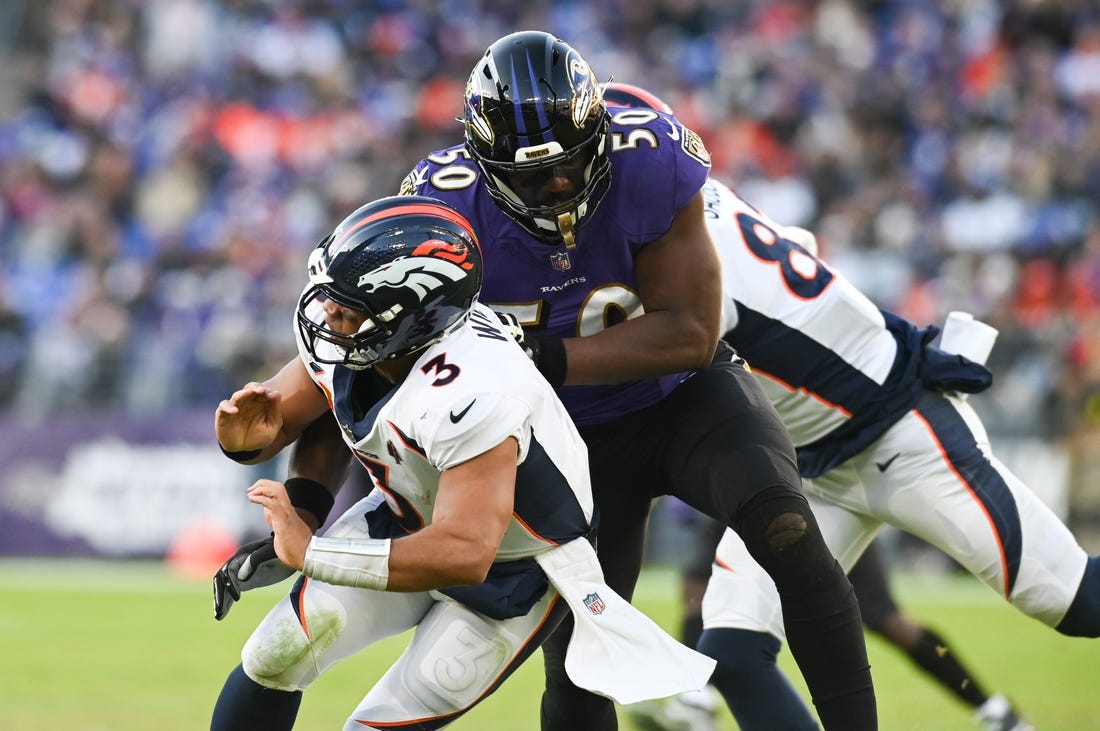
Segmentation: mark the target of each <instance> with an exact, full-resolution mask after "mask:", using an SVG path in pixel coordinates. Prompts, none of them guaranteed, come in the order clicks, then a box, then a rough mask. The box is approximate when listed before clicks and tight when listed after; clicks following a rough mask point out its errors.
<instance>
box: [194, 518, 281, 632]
mask: <svg viewBox="0 0 1100 731" xmlns="http://www.w3.org/2000/svg"><path fill="white" fill-rule="evenodd" d="M295 573H296V572H295V571H294V569H292V568H290V567H289V566H287V565H286V564H284V563H283V562H282V561H280V560H279V557H278V556H276V555H275V534H274V533H272V534H271V535H269V536H268V537H267V538H261V539H259V540H258V541H252V542H251V543H246V544H244V545H243V546H241V547H240V548H238V549H237V552H236V553H234V554H233V555H232V556H230V557H229V560H228V561H226V562H225V563H224V564H222V567H221V568H220V569H218V572H217V573H216V574H214V619H217V620H222V619H225V615H227V614H229V610H230V609H232V608H233V602H235V601H237V600H238V599H240V598H241V592H242V591H248V590H249V589H258V588H259V587H261V586H271V585H272V584H277V583H279V582H280V581H282V580H283V579H286V578H287V577H289V576H291V575H293V574H295Z"/></svg>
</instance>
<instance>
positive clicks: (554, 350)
mask: <svg viewBox="0 0 1100 731" xmlns="http://www.w3.org/2000/svg"><path fill="white" fill-rule="evenodd" d="M535 345H536V347H534V348H532V350H533V351H534V352H533V354H532V360H534V361H535V367H536V368H538V369H539V373H541V374H542V375H543V377H544V378H545V379H546V380H547V381H549V382H550V385H551V386H553V387H554V388H557V387H558V386H560V385H562V384H563V383H565V369H566V362H565V341H564V340H562V339H561V338H538V339H537V340H535Z"/></svg>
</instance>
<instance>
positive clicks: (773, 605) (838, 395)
mask: <svg viewBox="0 0 1100 731" xmlns="http://www.w3.org/2000/svg"><path fill="white" fill-rule="evenodd" d="M615 86H616V85H614V84H612V85H610V86H609V88H608V89H606V90H605V97H606V98H607V99H608V102H609V103H611V104H614V103H623V104H624V105H626V106H632V105H634V104H631V103H630V99H629V89H628V90H627V92H626V93H623V94H620V95H616V93H615V89H614V88H613V87H615ZM644 93H645V94H646V95H647V96H648V97H649V98H650V99H653V97H652V95H648V92H644ZM624 97H625V98H624ZM657 102H658V103H659V100H657ZM642 105H646V102H645V101H644V100H643V102H642ZM704 196H705V201H706V212H707V220H708V229H709V232H710V234H711V238H712V239H713V240H714V241H715V243H716V244H717V246H718V248H719V253H720V256H721V258H722V273H723V291H724V293H725V295H726V297H727V302H726V305H727V306H726V311H725V315H726V319H725V322H724V324H723V332H724V333H725V335H724V336H723V339H724V340H725V341H726V342H727V343H728V344H729V345H731V346H732V347H734V348H735V349H736V350H737V351H738V354H739V355H741V356H742V357H744V358H745V359H746V360H747V361H748V362H749V365H750V366H751V367H752V369H753V371H754V372H755V373H756V375H757V376H758V378H759V379H760V381H761V383H762V384H763V386H764V389H765V391H766V392H767V393H768V396H769V399H770V400H771V401H772V403H773V404H774V405H775V407H776V410H777V411H778V412H779V413H780V416H781V417H782V418H783V420H784V423H785V424H786V425H787V428H788V430H789V431H790V433H791V437H792V440H793V441H794V444H795V446H796V448H797V452H798V463H799V471H800V473H801V474H802V477H803V485H804V488H805V490H806V492H807V494H808V495H809V496H810V497H814V498H817V499H816V500H815V502H814V503H813V506H814V513H815V515H816V516H817V519H818V522H819V523H820V524H821V526H822V531H823V534H824V536H825V539H826V542H827V543H828V545H829V547H830V548H831V549H832V551H833V553H834V555H835V556H836V557H837V559H838V560H839V561H840V562H841V564H842V565H843V566H844V568H845V570H848V569H850V568H851V567H852V565H853V564H854V563H855V562H856V560H857V559H858V557H859V555H860V554H861V552H862V551H863V550H864V549H865V548H866V547H867V545H868V544H869V543H870V542H871V540H872V538H873V537H874V535H875V534H876V532H877V531H878V530H879V529H880V528H881V527H882V525H884V524H887V523H888V524H891V525H894V526H897V527H898V528H901V529H902V530H905V531H907V532H909V533H912V534H913V535H916V536H918V537H920V538H922V539H924V540H925V541H927V542H929V543H931V544H932V545H934V546H937V547H938V548H940V549H941V550H943V551H944V552H945V553H947V554H948V555H950V556H951V557H952V558H954V559H955V560H956V561H957V562H959V563H960V564H961V565H962V566H964V567H966V568H967V569H968V570H969V571H970V572H971V573H973V574H974V575H975V576H977V577H978V578H979V579H981V580H982V581H983V582H984V583H986V584H987V585H988V586H990V587H991V588H992V589H993V590H994V591H996V592H997V593H998V594H1000V595H1001V596H1003V597H1004V598H1005V599H1006V600H1007V601H1009V602H1010V603H1011V604H1012V605H1013V606H1015V607H1016V608H1017V609H1019V610H1020V611H1022V612H1024V613H1025V614H1027V615H1028V616H1030V617H1033V618H1035V619H1038V620H1039V621H1041V622H1043V623H1044V624H1047V625H1049V626H1050V627H1052V628H1054V629H1055V630H1057V631H1058V632H1060V633H1062V634H1066V635H1070V636H1081V637H1093V638H1095V637H1100V557H1096V556H1089V555H1088V554H1087V553H1086V552H1085V550H1084V549H1083V548H1082V547H1081V546H1080V545H1079V544H1078V543H1077V541H1076V539H1075V538H1074V537H1073V535H1072V533H1070V531H1069V530H1068V529H1067V528H1066V526H1065V525H1064V524H1063V523H1062V521H1061V520H1060V519H1059V518H1058V517H1057V515H1055V514H1054V512H1053V511H1051V510H1050V508H1049V507H1047V506H1046V505H1045V504H1044V503H1043V502H1042V501H1041V500H1040V499H1039V498H1038V497H1037V496H1036V495H1035V493H1034V492H1033V491H1032V490H1031V489H1030V488H1029V487H1028V486H1027V485H1025V484H1023V483H1022V482H1021V481H1020V480H1019V478H1017V477H1016V476H1015V475H1014V474H1012V473H1011V472H1010V471H1009V470H1008V469H1007V468H1006V467H1005V466H1004V465H1003V464H1002V463H1001V462H1000V461H999V460H998V459H997V458H996V457H995V456H994V455H993V453H992V449H991V447H990V444H989V439H988V437H987V435H986V432H985V429H984V426H983V425H982V423H981V420H980V419H979V418H978V416H977V414H976V413H975V411H974V409H973V408H972V407H971V406H970V405H969V404H968V403H967V402H966V396H965V394H967V393H975V392H979V391H981V390H984V389H985V388H986V387H988V385H989V384H990V383H991V381H992V376H991V375H990V374H989V372H988V371H987V370H986V369H985V368H984V366H983V365H982V364H981V363H980V362H977V363H976V362H974V361H972V360H970V359H967V358H965V357H963V356H960V355H954V354H951V353H947V352H945V351H943V350H940V349H939V348H937V347H933V346H932V344H931V343H932V341H933V340H934V339H935V337H936V336H937V335H938V334H939V328H934V327H932V328H927V329H918V328H917V327H915V326H914V325H913V324H911V323H909V322H906V321H904V320H902V319H901V318H898V317H896V316H894V315H892V314H890V313H887V312H885V311H881V310H879V308H877V307H876V306H875V305H874V304H873V303H872V302H871V301H870V300H869V299H867V297H865V296H864V295H863V294H862V293H861V292H859V291H858V290H857V289H856V288H855V287H854V286H852V285H851V283H849V282H848V281H847V280H846V279H844V277H843V276H842V275H840V274H839V273H838V272H835V271H833V270H831V269H830V268H829V267H828V266H827V265H826V264H825V263H824V262H822V261H821V260H820V259H818V258H817V257H816V256H815V255H814V254H813V253H812V252H811V251H809V250H807V248H806V247H805V246H803V245H802V244H801V243H799V239H800V238H801V237H800V235H799V231H798V230H792V229H788V228H786V227H784V226H781V225H778V224H776V223H775V222H774V221H771V220H770V219H769V218H768V217H767V216H765V215H763V214H762V213H761V212H759V211H757V210H756V209H755V208H753V207H752V206H751V205H750V204H748V203H747V202H745V201H744V200H742V199H741V198H739V197H738V196H737V195H736V194H735V193H734V192H733V191H731V190H730V189H729V188H728V187H726V186H725V185H722V184H721V183H719V182H717V181H715V180H710V181H708V182H707V183H706V185H705V186H704ZM984 355H988V352H986V353H985V354H984ZM984 355H981V354H980V355H979V356H976V357H977V359H978V360H983V359H984ZM753 563H754V562H753V561H752V559H751V558H750V557H749V555H748V553H747V552H746V551H745V550H744V546H743V545H742V543H741V539H740V538H739V537H738V536H737V534H735V533H734V532H732V531H726V533H725V535H724V536H723V538H722V541H721V543H720V544H719V548H718V552H717V558H716V563H715V568H714V570H713V574H712V577H711V580H710V582H709V584H708V587H707V593H706V595H705V597H704V600H703V621H704V626H705V628H706V629H705V630H704V633H703V637H702V638H701V640H700V644H699V647H700V649H701V650H703V651H704V652H706V653H707V654H709V655H711V656H712V657H715V658H716V659H718V661H719V667H718V671H717V672H716V676H715V677H716V685H718V687H719V688H720V689H722V687H721V685H719V682H720V679H721V678H722V677H723V676H724V675H725V676H735V675H736V670H737V664H738V663H740V662H744V661H745V660H746V658H745V656H744V653H742V652H738V651H736V650H734V649H732V648H730V647H725V646H724V641H725V635H724V633H723V631H722V630H723V629H734V628H741V629H750V630H755V631H758V632H765V633H772V634H775V635H776V636H777V637H782V621H781V616H780V612H779V611H778V609H777V606H778V605H777V599H778V597H777V596H775V597H774V598H773V599H772V600H771V601H762V600H761V599H760V597H761V592H766V591H767V589H766V586H767V584H768V583H770V582H769V580H768V578H767V576H766V575H763V573H762V572H760V571H759V569H756V568H755V567H754V566H753ZM727 700H729V699H728V698H727ZM731 705H733V704H732V703H731ZM770 723H771V725H767V726H762V727H761V728H768V729H770V730H771V729H776V728H778V727H777V726H776V725H775V724H774V718H773V719H772V721H771V722H770ZM742 725H743V726H744V725H745V724H742ZM792 728H804V727H803V726H792ZM1021 728H1023V727H1022V726H1021Z"/></svg>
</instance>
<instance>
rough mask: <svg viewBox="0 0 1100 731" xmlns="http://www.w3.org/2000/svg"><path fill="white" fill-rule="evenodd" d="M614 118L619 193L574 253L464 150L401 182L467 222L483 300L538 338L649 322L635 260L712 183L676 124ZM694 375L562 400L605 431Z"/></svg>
mask: <svg viewBox="0 0 1100 731" xmlns="http://www.w3.org/2000/svg"><path fill="white" fill-rule="evenodd" d="M610 111H611V113H612V123H611V131H610V133H609V134H608V138H607V146H608V151H609V155H610V158H611V187H610V189H609V190H608V192H607V195H606V197H605V198H604V199H603V201H602V202H601V203H600V204H599V206H598V208H597V209H596V210H595V212H590V213H589V214H588V216H587V221H586V222H585V224H584V226H583V227H582V228H581V229H580V230H579V231H577V234H576V247H575V248H572V249H567V248H566V247H565V245H564V244H561V243H559V244H557V245H554V244H548V243H546V242H543V241H539V240H538V239H536V238H534V237H533V236H531V235H530V234H529V233H527V232H526V231H525V230H524V229H523V228H522V227H521V226H520V225H519V224H517V223H516V222H514V221H513V220H512V219H510V218H509V217H508V216H507V215H506V214H505V213H504V212H503V211H501V210H500V209H499V208H498V207H497V205H496V204H495V203H494V202H493V201H492V199H491V198H490V197H489V191H488V190H487V188H486V184H485V181H484V179H483V176H482V175H481V171H480V170H479V169H478V167H477V164H476V163H475V162H473V160H471V159H470V157H469V155H468V153H467V152H466V149H465V147H464V146H463V145H457V146H455V147H451V148H448V149H446V150H441V151H438V152H433V153H432V154H430V155H428V157H427V158H425V159H424V160H422V161H421V162H420V163H419V164H417V166H416V167H415V168H414V169H413V171H412V172H411V173H409V175H408V177H406V178H405V180H404V182H403V183H402V185H401V192H402V193H403V194H414V193H415V194H419V195H427V196H431V197H433V198H438V199H440V200H443V201H445V202H446V203H448V204H450V205H451V206H453V207H454V208H456V209H457V210H458V211H459V212H460V213H462V215H464V216H465V217H466V218H467V219H469V221H470V223H472V224H473V227H474V231H476V232H477V234H478V237H479V238H480V241H481V248H482V252H483V255H484V259H485V280H484V284H483V285H482V289H481V301H483V302H486V303H488V304H489V305H490V306H491V307H493V309H496V310H501V311H508V312H511V313H512V314H514V315H516V317H517V318H519V321H520V322H521V323H522V324H523V326H524V329H525V330H527V331H528V332H530V334H531V335H532V336H534V337H540V336H555V337H562V338H571V337H583V336H588V335H593V334H595V333H597V332H599V331H601V330H603V329H604V328H606V327H610V326H612V325H615V324H616V323H619V322H622V321H623V320H625V319H628V318H632V317H637V316H639V315H641V314H642V312H643V309H642V304H641V300H640V299H639V297H638V294H637V286H636V283H635V278H634V257H635V256H636V255H637V254H638V252H639V251H641V250H642V249H643V248H645V246H646V245H647V244H649V243H651V242H652V241H654V240H656V239H657V238H659V237H660V236H662V235H663V234H664V233H665V232H666V231H668V229H669V226H670V225H671V223H672V218H673V216H675V215H676V213H677V212H678V211H679V210H680V209H681V208H683V207H684V205H686V204H687V202H688V201H689V200H691V198H692V197H693V196H694V195H695V194H696V193H698V192H699V190H700V189H701V188H702V186H703V183H704V182H705V181H706V179H707V173H708V171H709V168H710V157H709V154H708V153H707V151H706V148H705V147H704V146H703V143H702V141H701V139H700V138H699V136H698V135H697V134H695V133H694V132H692V131H691V130H689V129H687V128H686V127H684V126H683V125H682V124H680V122H679V121H677V120H676V118H675V117H672V116H670V115H666V114H662V113H659V112H655V111H652V110H649V109H629V110H627V109H618V108H614V107H613V108H611V110H610ZM686 376H687V374H686V373H673V374H669V375H666V376H662V377H660V378H651V379H645V380H641V381H632V382H629V383H621V384H615V385H604V386H565V387H562V388H559V389H558V394H559V396H560V397H561V399H562V401H563V402H564V403H565V405H566V408H567V409H568V410H569V414H570V416H572V417H573V420H574V421H575V422H576V423H577V424H582V425H584V424H599V423H603V422H607V421H611V420H613V419H616V418H617V417H620V416H622V415H623V414H627V413H630V412H632V411H637V410H638V409H641V408H645V407H646V406H649V405H651V404H653V403H655V402H657V401H659V400H661V399H662V398H663V397H664V396H665V395H667V394H668V393H669V392H670V391H672V389H673V388H675V387H676V385H677V384H679V383H680V382H681V381H683V379H684V378H685V377H686Z"/></svg>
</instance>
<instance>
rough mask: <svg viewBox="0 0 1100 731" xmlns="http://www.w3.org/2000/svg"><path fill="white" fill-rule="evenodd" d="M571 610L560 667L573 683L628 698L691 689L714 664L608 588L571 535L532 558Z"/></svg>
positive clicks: (590, 553) (584, 544)
mask: <svg viewBox="0 0 1100 731" xmlns="http://www.w3.org/2000/svg"><path fill="white" fill-rule="evenodd" d="M535 560H536V561H538V562H539V565H540V566H541V567H542V570H543V571H545V572H546V576H547V578H549V579H550V583H552V584H553V585H554V588H556V589H557V590H558V593H559V594H561V596H562V598H563V599H565V601H566V603H567V604H568V605H569V608H570V609H572V610H573V637H572V638H571V639H570V640H569V649H568V651H567V652H566V655H565V671H566V673H568V675H569V679H570V680H572V681H573V682H574V683H575V684H576V685H578V686H579V687H581V688H584V689H586V690H590V691H592V692H593V693H598V694H600V695H603V696H607V697H608V698H611V699H612V700H614V701H616V702H617V703H622V704H629V703H637V702H638V701H644V700H649V699H651V698H664V697H666V696H671V695H676V694H677V693H682V692H684V691H689V690H699V689H700V688H702V687H703V686H705V685H706V684H707V681H708V680H710V676H711V673H712V672H713V671H714V665H715V662H714V660H712V659H711V658H709V657H707V656H706V655H702V654H700V653H698V652H695V651H694V650H692V649H690V648H688V647H686V646H684V645H682V644H680V643H679V642H677V641H676V640H674V639H673V638H672V637H670V636H669V635H668V633H666V632H665V631H664V630H663V629H661V628H660V627H659V626H657V624H656V623H655V622H654V621H653V620H651V619H650V618H649V617H647V616H646V615H644V614H642V613H641V612H640V611H638V610H637V609H636V608H634V607H633V606H631V604H630V603H629V602H628V601H626V600H625V599H623V598H622V597H621V596H619V595H618V594H616V593H615V592H614V591H613V590H612V589H611V587H609V586H608V585H607V584H606V582H605V581H604V578H603V571H602V570H601V569H600V564H599V562H598V560H597V559H596V552H595V551H594V550H593V548H592V545H591V544H590V543H589V542H588V541H587V540H585V539H583V538H579V539H577V540H574V541H570V542H569V543H566V544H565V545H562V546H558V547H556V548H553V549H551V550H549V551H546V552H545V553H542V554H539V555H537V556H535Z"/></svg>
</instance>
